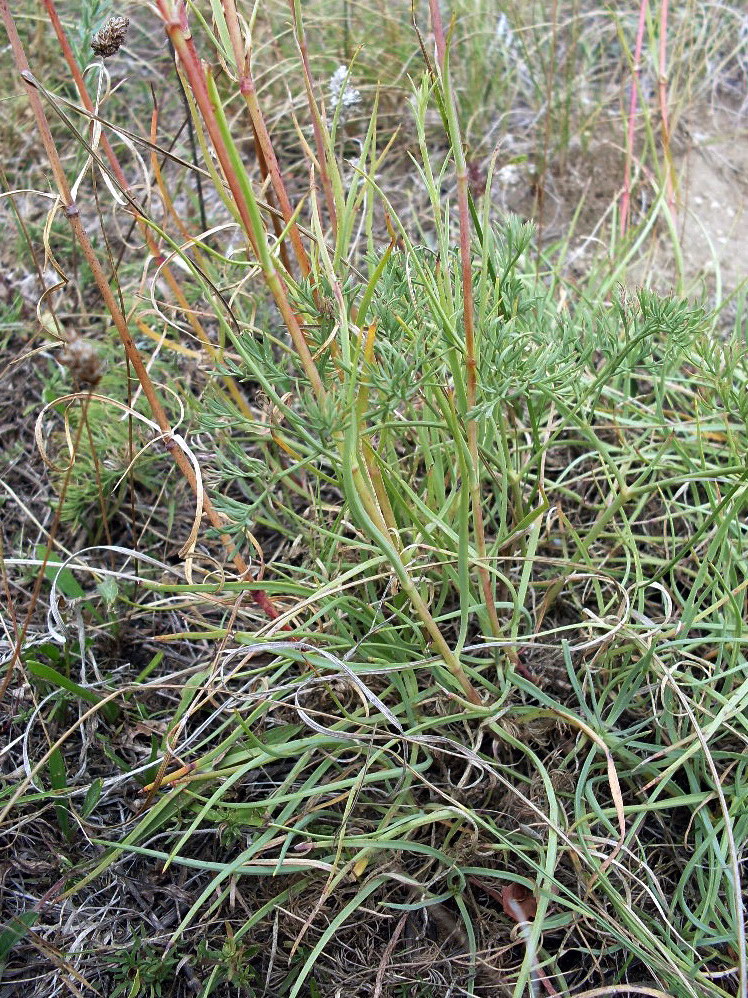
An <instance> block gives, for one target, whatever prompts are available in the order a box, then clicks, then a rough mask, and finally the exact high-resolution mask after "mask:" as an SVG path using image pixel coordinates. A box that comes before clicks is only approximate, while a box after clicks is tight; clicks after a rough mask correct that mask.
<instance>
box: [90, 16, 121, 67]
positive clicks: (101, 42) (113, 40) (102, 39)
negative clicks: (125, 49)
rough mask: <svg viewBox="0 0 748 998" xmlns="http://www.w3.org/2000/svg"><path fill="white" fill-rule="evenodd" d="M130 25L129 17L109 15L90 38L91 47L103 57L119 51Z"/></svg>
mask: <svg viewBox="0 0 748 998" xmlns="http://www.w3.org/2000/svg"><path fill="white" fill-rule="evenodd" d="M129 26H130V18H129V17H110V18H109V20H108V21H107V22H106V24H105V25H104V26H103V28H99V30H98V31H97V32H96V34H95V35H94V36H93V38H92V39H91V48H92V49H93V50H94V52H95V53H96V55H100V56H101V57H102V58H103V59H106V58H108V57H109V56H110V55H114V54H115V52H119V49H120V46H121V45H122V44H123V42H124V40H125V37H126V35H127V29H128V27H129Z"/></svg>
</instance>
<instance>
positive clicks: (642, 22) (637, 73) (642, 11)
mask: <svg viewBox="0 0 748 998" xmlns="http://www.w3.org/2000/svg"><path fill="white" fill-rule="evenodd" d="M647 7H648V0H641V3H640V4H639V25H638V28H637V30H636V45H635V47H634V65H633V67H632V70H631V95H630V97H629V119H628V135H627V139H626V162H625V163H624V167H623V193H622V194H621V236H625V235H626V230H627V229H628V222H629V212H630V207H631V163H632V161H633V158H634V140H635V137H636V109H637V101H638V99H639V79H640V77H641V71H642V67H641V60H642V49H643V48H644V29H645V27H646V23H647Z"/></svg>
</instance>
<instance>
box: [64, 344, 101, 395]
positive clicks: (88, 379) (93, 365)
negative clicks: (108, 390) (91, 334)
mask: <svg viewBox="0 0 748 998" xmlns="http://www.w3.org/2000/svg"><path fill="white" fill-rule="evenodd" d="M60 363H61V364H64V365H65V367H67V368H68V370H69V371H70V373H71V375H72V377H73V381H74V382H75V384H76V385H90V386H91V387H92V388H93V387H94V386H95V385H98V383H99V382H100V381H101V374H102V371H101V361H100V360H99V356H98V354H97V353H96V348H95V346H94V344H93V343H92V342H91V340H84V339H83V338H82V337H80V336H77V337H76V338H75V339H73V340H69V341H68V343H67V344H66V346H65V349H64V351H63V352H62V356H61V357H60Z"/></svg>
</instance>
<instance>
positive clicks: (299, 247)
mask: <svg viewBox="0 0 748 998" xmlns="http://www.w3.org/2000/svg"><path fill="white" fill-rule="evenodd" d="M222 3H223V12H224V15H225V17H226V24H227V26H228V29H229V37H230V38H231V47H232V48H233V50H234V59H235V60H236V69H237V73H238V74H239V90H240V92H241V94H242V96H243V97H244V100H245V102H246V105H247V110H248V111H249V116H250V118H251V120H252V128H253V129H254V135H255V149H256V151H257V161H258V163H259V165H260V170H261V171H262V172H263V179H264V176H265V175H269V176H270V182H271V184H272V185H273V190H274V191H275V196H276V198H277V199H278V207H279V208H280V210H281V214H282V215H283V221H284V222H285V223H286V225H287V226H288V227H289V236H290V238H291V245H292V246H293V248H294V254H295V256H296V260H297V263H298V265H299V270H300V271H301V275H302V277H308V276H309V273H310V270H311V267H310V265H309V257H308V256H307V253H306V250H305V249H304V244H303V242H302V240H301V233H300V232H299V227H298V225H297V224H296V222H295V221H292V219H293V208H292V207H291V202H290V200H289V198H288V193H287V191H286V185H285V183H284V182H283V177H282V175H281V171H280V167H279V165H278V159H277V157H276V155H275V150H274V149H273V143H272V140H271V138H270V133H269V132H268V130H267V125H266V124H265V118H264V115H263V114H262V110H261V108H260V104H259V101H258V100H257V88H256V87H255V81H254V77H253V76H252V64H251V61H250V55H249V52H245V49H244V45H243V43H242V34H241V29H240V27H239V18H238V16H237V13H236V4H235V2H234V0H222ZM274 221H278V220H277V219H276V218H275V217H274Z"/></svg>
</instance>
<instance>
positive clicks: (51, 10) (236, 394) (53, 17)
mask: <svg viewBox="0 0 748 998" xmlns="http://www.w3.org/2000/svg"><path fill="white" fill-rule="evenodd" d="M42 2H43V4H44V6H45V8H46V10H47V15H48V17H49V20H50V22H51V24H52V27H53V28H54V31H55V34H56V35H57V41H58V43H59V45H60V48H61V49H62V54H63V56H64V58H65V62H66V63H67V66H68V69H69V70H70V75H71V76H72V77H73V79H74V81H75V86H76V88H77V90H78V96H79V97H80V100H81V103H82V104H83V106H84V107H85V109H86V110H87V111H88V112H89V114H94V113H95V108H94V104H93V101H92V100H91V97H90V95H89V93H88V89H87V87H86V83H85V80H84V79H83V74H82V73H81V71H80V69H79V68H78V63H77V62H76V60H75V56H74V55H73V50H72V49H71V47H70V43H69V41H68V38H67V34H66V32H65V28H64V27H63V25H62V22H61V21H60V17H59V15H58V13H57V8H56V7H55V3H54V0H42ZM155 138H156V137H155V135H152V136H151V139H152V140H153V141H154V143H155ZM101 147H102V149H103V150H104V153H105V154H106V157H107V159H108V160H109V165H110V166H111V168H112V173H113V174H114V176H115V178H116V180H117V183H118V184H119V185H120V187H121V188H122V190H123V191H124V192H125V193H126V194H127V195H128V196H131V191H130V185H129V183H128V181H127V177H126V176H125V171H124V170H123V169H122V166H121V164H120V161H119V159H118V157H117V154H116V153H115V151H114V149H113V148H112V146H111V143H110V142H109V140H108V138H107V136H106V135H105V133H104V132H103V131H102V133H101ZM152 158H153V163H154V166H155V168H156V169H155V171H154V172H156V171H157V169H158V167H157V161H156V158H155V151H152ZM132 203H134V199H133V202H132ZM177 222H179V220H178V219H177ZM135 224H136V225H137V226H138V229H139V230H140V233H141V235H142V237H143V239H144V241H145V244H146V246H147V247H148V252H149V253H150V254H151V257H152V258H153V260H154V261H155V262H156V264H158V265H161V273H162V275H163V277H164V280H165V281H166V283H167V284H168V285H169V287H170V289H171V291H172V293H173V295H174V297H175V298H176V299H177V304H178V305H179V307H180V308H181V309H182V311H183V313H184V315H185V316H186V318H187V321H188V322H189V324H190V326H191V327H192V329H193V331H194V332H195V334H196V336H197V337H198V339H200V340H201V342H202V344H203V346H204V347H205V349H206V350H207V351H208V352H209V353H212V352H213V351H212V344H211V341H210V337H209V336H208V334H207V333H206V331H205V329H204V328H203V327H202V325H201V324H200V322H199V321H198V319H197V317H196V316H195V314H194V310H193V309H191V308H190V307H189V304H188V302H187V299H186V297H185V295H184V292H183V291H182V287H181V285H180V283H179V281H178V280H177V278H176V277H175V275H174V271H173V270H172V268H171V267H170V266H169V265H168V264H167V263H165V262H164V260H163V257H162V256H161V251H160V249H159V247H158V245H157V243H156V240H155V239H154V238H153V234H152V232H151V230H150V228H149V227H148V225H147V224H146V222H145V219H143V218H142V217H141V216H139V215H137V214H135ZM186 234H187V233H185V235H186ZM222 380H223V382H224V384H225V385H226V387H227V389H228V391H229V394H230V395H231V397H232V398H233V399H234V402H235V403H236V404H237V406H238V407H239V409H240V410H241V412H242V413H243V414H244V415H245V416H246V417H247V418H248V419H252V412H251V410H250V408H249V406H248V405H247V402H246V399H245V398H244V396H243V395H242V394H241V392H240V391H239V389H238V387H237V385H236V382H235V381H234V379H233V378H231V377H229V376H228V375H224V376H223V379H222Z"/></svg>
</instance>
